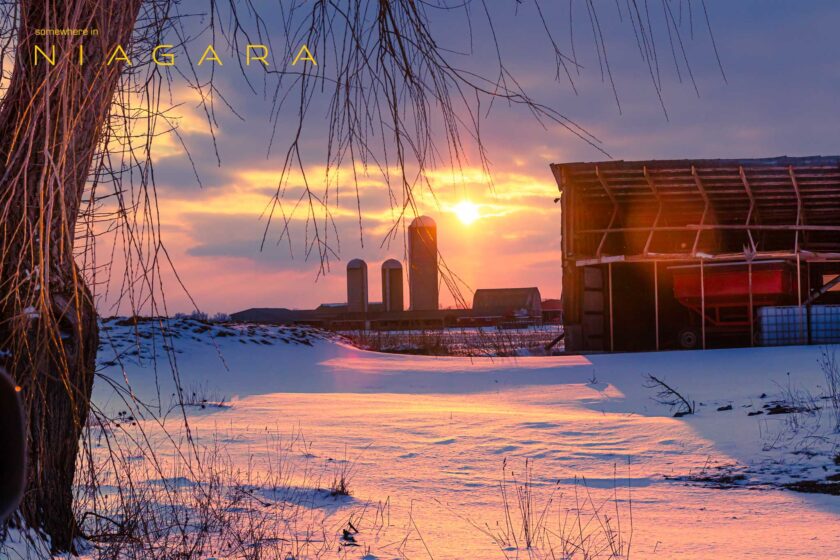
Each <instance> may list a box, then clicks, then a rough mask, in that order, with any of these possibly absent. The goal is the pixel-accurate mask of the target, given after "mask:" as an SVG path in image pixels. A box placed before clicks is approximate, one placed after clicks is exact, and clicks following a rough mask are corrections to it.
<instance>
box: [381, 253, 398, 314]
mask: <svg viewBox="0 0 840 560" xmlns="http://www.w3.org/2000/svg"><path fill="white" fill-rule="evenodd" d="M382 305H383V306H385V311H402V310H403V270H402V264H401V263H400V261H398V260H396V259H388V260H387V261H385V262H384V263H382Z"/></svg>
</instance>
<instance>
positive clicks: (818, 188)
mask: <svg viewBox="0 0 840 560" xmlns="http://www.w3.org/2000/svg"><path fill="white" fill-rule="evenodd" d="M551 169H552V172H553V173H554V176H555V179H556V180H557V184H558V188H559V189H560V191H561V192H562V196H561V201H563V212H564V215H563V220H564V221H565V222H567V223H565V224H564V229H563V231H564V237H566V238H567V240H566V241H564V246H565V247H564V248H565V249H566V251H564V252H567V253H569V254H571V253H575V254H576V255H577V258H581V257H594V258H601V257H603V256H606V255H621V256H627V257H630V258H634V257H635V258H647V257H650V256H651V255H654V254H655V253H657V249H656V247H657V244H659V245H660V246H666V247H667V250H662V251H659V252H661V253H663V254H664V253H670V254H671V256H674V255H675V253H679V254H678V255H677V256H681V257H685V256H697V255H698V254H701V253H702V254H709V255H712V256H727V258H729V257H732V258H734V257H735V256H737V255H735V253H739V252H740V253H741V256H742V257H743V251H744V248H745V247H752V250H754V251H755V252H756V253H762V252H763V253H767V254H768V255H777V256H784V255H791V254H800V253H801V254H811V255H821V256H822V257H825V256H834V255H837V254H839V253H840V156H808V157H788V156H781V157H773V158H762V159H679V160H646V161H601V162H576V163H562V164H552V165H551ZM564 199H565V200H564ZM680 236H683V237H682V238H680V239H681V242H680V247H679V248H680V250H679V251H676V252H675V251H674V248H673V247H669V246H668V243H667V239H666V238H672V239H674V238H678V237H680ZM619 238H620V239H619ZM567 243H569V244H571V245H567ZM683 245H687V246H685V247H683Z"/></svg>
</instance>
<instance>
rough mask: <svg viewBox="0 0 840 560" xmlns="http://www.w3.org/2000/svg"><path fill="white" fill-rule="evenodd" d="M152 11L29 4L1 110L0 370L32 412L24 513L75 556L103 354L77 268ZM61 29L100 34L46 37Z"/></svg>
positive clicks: (75, 1)
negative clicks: (111, 126)
mask: <svg viewBox="0 0 840 560" xmlns="http://www.w3.org/2000/svg"><path fill="white" fill-rule="evenodd" d="M140 5H141V0H110V1H108V0H49V1H46V2H44V1H35V0H31V1H25V0H21V1H20V27H19V32H18V45H17V54H16V58H15V68H14V71H13V75H12V79H11V82H10V84H9V89H8V91H7V92H6V95H5V97H4V98H3V100H2V105H0V350H3V352H0V365H5V366H6V367H7V369H8V370H9V372H10V373H11V374H12V375H13V376H14V378H15V379H16V380H17V383H18V384H19V385H20V386H21V387H22V391H23V393H22V394H23V397H24V402H25V407H26V409H27V420H28V426H29V428H28V429H29V437H28V445H29V465H28V467H29V468H28V481H27V491H26V495H25V497H24V503H23V506H22V509H21V511H22V513H23V515H24V518H25V520H26V521H27V523H28V524H29V525H30V526H31V527H35V528H41V529H43V530H45V531H46V532H47V534H49V535H50V537H51V538H52V544H53V548H54V549H56V550H69V549H71V548H72V546H73V539H74V538H75V537H76V536H77V535H78V527H77V524H76V521H75V520H74V517H73V509H72V506H73V503H72V495H73V494H72V484H73V475H74V470H75V462H76V456H77V453H78V450H79V437H80V434H81V431H82V429H83V427H84V423H85V421H86V418H87V415H88V411H89V407H90V395H91V389H92V386H93V371H94V362H95V357H96V350H97V347H98V332H97V324H96V311H95V309H94V306H93V301H92V299H91V295H90V291H89V290H88V289H87V288H86V287H85V285H84V280H83V279H82V278H81V276H80V273H79V270H78V268H77V266H76V264H75V261H74V253H73V244H74V240H75V231H76V220H77V217H78V214H79V208H80V205H81V201H82V195H83V192H84V188H85V182H86V180H87V177H88V173H89V169H90V166H91V163H92V161H93V157H94V153H95V151H96V149H97V145H98V143H99V141H100V139H101V132H102V129H103V125H104V123H105V119H106V118H107V117H108V113H109V108H110V104H111V99H112V96H113V94H114V91H115V89H116V87H117V86H118V84H119V78H120V72H121V69H122V64H123V63H122V62H119V61H114V62H113V63H112V64H111V65H107V64H106V61H107V60H108V57H109V56H110V54H111V52H112V51H113V49H114V47H115V46H116V45H118V44H121V45H122V46H123V47H125V48H126V50H127V45H128V42H129V41H130V38H131V32H132V29H133V28H134V25H135V21H136V18H137V14H138V12H139V9H140ZM53 29H58V30H73V29H80V30H85V29H87V30H88V33H89V34H88V35H87V36H85V35H84V34H82V35H76V36H74V35H57V36H52V35H45V34H44V33H43V32H42V31H39V30H53ZM93 30H96V33H97V35H90V33H91V32H93ZM36 31H38V33H37V34H36ZM80 45H81V46H82V48H83V53H84V61H83V63H82V64H80V60H79V46H80ZM35 46H38V47H40V48H41V49H42V50H43V51H44V53H46V55H47V57H49V58H53V53H54V63H53V62H51V61H49V60H47V57H44V56H40V57H39V59H38V60H37V62H36V59H35ZM53 49H54V50H53Z"/></svg>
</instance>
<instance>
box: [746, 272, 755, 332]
mask: <svg viewBox="0 0 840 560" xmlns="http://www.w3.org/2000/svg"><path fill="white" fill-rule="evenodd" d="M747 269H748V277H749V283H750V285H749V294H750V346H755V324H754V322H755V319H754V317H753V315H754V310H753V281H752V261H750V262H749V263H748V264H747Z"/></svg>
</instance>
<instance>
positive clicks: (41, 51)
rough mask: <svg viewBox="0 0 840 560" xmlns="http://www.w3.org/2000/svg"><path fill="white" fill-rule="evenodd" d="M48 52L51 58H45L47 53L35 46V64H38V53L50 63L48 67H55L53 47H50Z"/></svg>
mask: <svg viewBox="0 0 840 560" xmlns="http://www.w3.org/2000/svg"><path fill="white" fill-rule="evenodd" d="M50 52H51V53H52V57H49V56H47V53H46V52H44V50H43V49H42V48H41V47H39V46H38V45H35V64H38V53H41V56H43V57H44V60H46V61H47V62H49V63H50V66H55V45H52V46H51V47H50Z"/></svg>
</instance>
